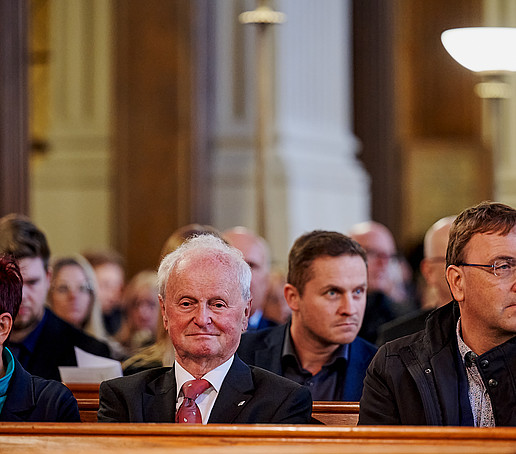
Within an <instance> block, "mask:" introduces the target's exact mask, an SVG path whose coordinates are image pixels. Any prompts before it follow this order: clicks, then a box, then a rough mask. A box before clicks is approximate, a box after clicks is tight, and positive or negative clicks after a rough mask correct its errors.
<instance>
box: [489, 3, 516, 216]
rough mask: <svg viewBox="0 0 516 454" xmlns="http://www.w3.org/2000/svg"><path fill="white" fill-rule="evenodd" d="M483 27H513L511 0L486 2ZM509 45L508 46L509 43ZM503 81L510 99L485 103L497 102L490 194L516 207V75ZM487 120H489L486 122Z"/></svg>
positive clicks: (514, 9) (514, 16) (515, 23)
mask: <svg viewBox="0 0 516 454" xmlns="http://www.w3.org/2000/svg"><path fill="white" fill-rule="evenodd" d="M484 5H485V8H484V14H485V20H484V23H485V25H486V26H492V27H516V2H514V1H510V0H485V3H484ZM508 45H509V44H508ZM503 77H504V81H505V82H507V83H509V84H510V85H511V87H512V97H511V98H509V99H497V100H491V99H488V100H486V102H487V103H489V102H497V103H499V106H498V107H499V113H500V115H499V117H498V119H497V120H498V121H499V124H498V125H497V127H498V128H499V130H498V131H494V133H497V134H500V135H499V139H500V149H499V150H497V151H498V156H497V159H496V160H495V168H494V169H493V170H494V172H493V173H494V176H495V178H496V181H495V184H494V187H495V188H496V191H495V194H494V195H493V198H494V200H496V201H499V202H503V203H507V204H509V205H511V206H513V207H516V128H515V127H514V125H515V124H516V75H515V74H514V73H512V74H506V75H504V76H503ZM487 107H489V106H486V108H485V109H484V114H485V115H489V113H490V110H489V109H487ZM487 120H489V119H487Z"/></svg>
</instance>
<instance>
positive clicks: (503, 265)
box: [457, 260, 516, 278]
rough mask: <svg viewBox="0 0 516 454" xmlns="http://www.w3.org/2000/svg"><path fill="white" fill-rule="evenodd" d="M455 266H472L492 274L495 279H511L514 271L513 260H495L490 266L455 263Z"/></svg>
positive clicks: (515, 269) (515, 265)
mask: <svg viewBox="0 0 516 454" xmlns="http://www.w3.org/2000/svg"><path fill="white" fill-rule="evenodd" d="M457 266H473V267H478V268H480V269H483V270H484V271H487V272H488V273H492V274H494V275H495V276H497V277H502V278H504V277H511V276H512V275H513V274H514V272H515V271H516V262H515V261H514V260H495V261H494V262H493V264H492V265H480V264H479V263H457Z"/></svg>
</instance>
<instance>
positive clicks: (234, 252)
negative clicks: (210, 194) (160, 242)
mask: <svg viewBox="0 0 516 454" xmlns="http://www.w3.org/2000/svg"><path fill="white" fill-rule="evenodd" d="M201 254H202V255H207V256H211V257H215V258H217V259H218V260H220V261H221V262H222V263H224V264H226V265H228V266H229V267H231V268H232V269H234V271H235V273H236V274H237V277H238V283H239V285H240V291H241V293H242V298H243V300H244V301H249V300H250V299H251V268H250V267H249V265H248V264H247V263H246V262H245V260H244V257H243V255H242V253H241V252H240V251H239V250H238V249H236V248H234V247H233V246H230V245H229V244H227V243H226V242H225V241H224V240H222V239H220V238H218V237H216V236H214V235H210V234H206V235H198V236H193V237H191V238H189V239H187V240H186V241H185V242H184V243H183V244H182V245H181V246H179V247H178V248H177V249H176V250H175V251H173V252H171V253H170V254H168V255H166V256H165V257H164V258H163V260H162V261H161V263H160V265H159V268H158V289H159V293H160V295H161V297H162V298H163V299H165V291H166V287H167V281H168V278H169V276H170V274H171V273H172V271H173V270H174V268H175V267H176V266H177V264H178V263H180V262H181V261H183V260H186V259H187V258H188V257H190V256H193V255H201Z"/></svg>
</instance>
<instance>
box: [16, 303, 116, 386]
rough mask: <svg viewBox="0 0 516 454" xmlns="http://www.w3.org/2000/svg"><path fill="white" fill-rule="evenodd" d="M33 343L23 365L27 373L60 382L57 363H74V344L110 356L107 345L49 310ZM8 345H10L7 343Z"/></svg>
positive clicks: (94, 352) (82, 348) (67, 364)
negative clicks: (32, 348) (32, 350)
mask: <svg viewBox="0 0 516 454" xmlns="http://www.w3.org/2000/svg"><path fill="white" fill-rule="evenodd" d="M45 310H46V312H47V314H46V318H45V324H44V326H43V329H42V330H41V333H40V335H39V337H38V340H37V342H36V346H35V348H34V352H33V354H32V355H31V356H30V358H29V360H28V362H27V363H26V364H24V367H25V369H26V370H27V372H29V373H30V374H33V375H37V376H39V377H43V378H47V379H52V380H57V381H61V376H60V374H59V369H58V366H77V360H76V358H75V350H74V347H75V346H77V347H79V348H80V349H81V350H84V351H87V352H88V353H92V354H93V355H98V356H105V357H109V356H110V351H109V347H108V346H107V344H105V343H104V342H100V341H98V340H97V339H94V338H93V337H91V336H88V335H87V334H85V333H83V332H82V331H79V330H78V329H76V328H74V327H73V326H72V325H70V324H68V323H66V322H65V321H64V320H62V319H60V318H59V317H58V316H57V315H55V314H54V313H53V312H52V311H51V310H49V309H45ZM7 346H9V345H7Z"/></svg>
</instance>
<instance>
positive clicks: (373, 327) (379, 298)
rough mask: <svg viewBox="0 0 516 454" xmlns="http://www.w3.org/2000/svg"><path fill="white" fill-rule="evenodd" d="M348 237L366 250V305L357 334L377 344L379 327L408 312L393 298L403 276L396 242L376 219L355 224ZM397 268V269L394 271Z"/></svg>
mask: <svg viewBox="0 0 516 454" xmlns="http://www.w3.org/2000/svg"><path fill="white" fill-rule="evenodd" d="M349 236H350V237H351V238H353V239H354V240H355V241H357V242H358V243H359V244H360V246H362V247H363V248H364V249H365V251H366V253H367V264H368V269H367V279H368V289H367V304H366V310H365V314H364V321H363V323H362V328H361V329H360V332H359V333H358V335H359V336H360V337H362V338H364V339H366V340H368V341H369V342H372V343H376V342H377V336H378V328H379V327H380V326H381V325H383V324H384V323H387V322H389V321H391V320H394V319H395V318H396V317H398V316H399V315H401V314H402V313H405V312H407V311H408V308H402V305H401V304H400V303H397V302H396V301H395V300H394V299H393V295H394V294H395V289H396V288H397V284H398V283H399V282H397V281H399V276H400V275H401V268H400V263H398V262H397V254H396V243H395V242H394V237H393V236H392V233H391V232H390V230H389V229H388V228H387V227H385V226H384V225H383V224H380V223H378V222H374V221H367V222H361V223H360V224H356V225H354V226H353V227H352V228H351V230H350V234H349ZM395 269H397V270H398V272H394V270H395ZM395 277H397V279H395Z"/></svg>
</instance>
